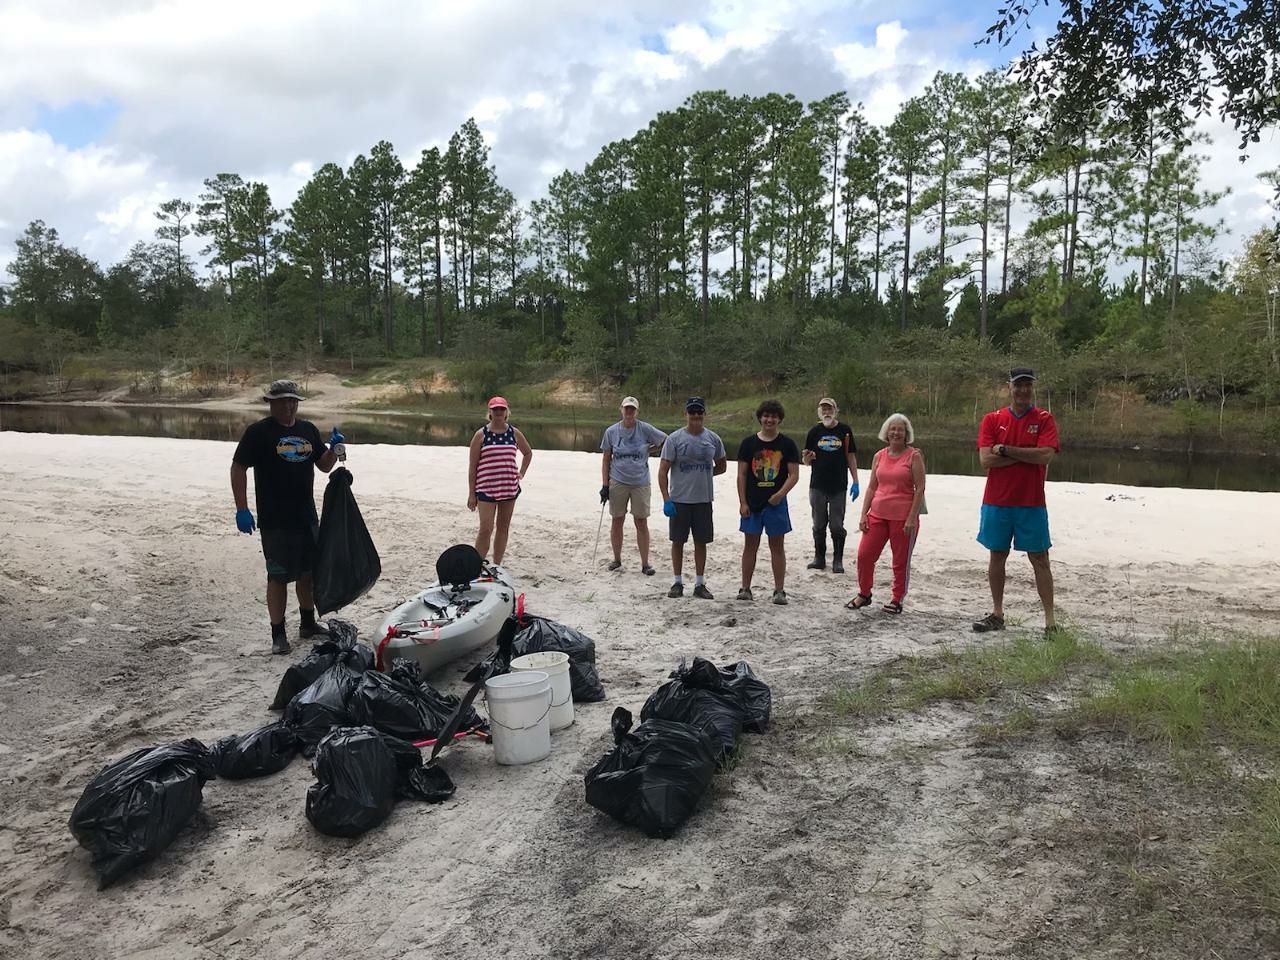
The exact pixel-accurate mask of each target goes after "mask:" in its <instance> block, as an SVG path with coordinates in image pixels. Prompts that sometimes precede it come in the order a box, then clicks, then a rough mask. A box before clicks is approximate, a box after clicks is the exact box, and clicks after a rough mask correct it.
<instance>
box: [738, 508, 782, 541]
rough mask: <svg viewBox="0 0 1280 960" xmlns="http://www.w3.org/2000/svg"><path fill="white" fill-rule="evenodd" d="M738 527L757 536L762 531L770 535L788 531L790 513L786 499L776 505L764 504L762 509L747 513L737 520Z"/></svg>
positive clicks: (780, 534) (775, 535) (779, 534)
mask: <svg viewBox="0 0 1280 960" xmlns="http://www.w3.org/2000/svg"><path fill="white" fill-rule="evenodd" d="M738 529H739V530H741V531H742V532H743V533H749V534H752V535H753V536H757V537H758V536H760V534H762V533H764V534H767V535H769V536H771V537H780V536H782V535H783V534H785V533H790V532H791V514H790V512H788V510H787V501H786V500H783V501H782V502H781V503H780V504H778V505H777V506H776V507H771V506H769V505H767V504H766V505H765V508H764V509H763V510H757V511H756V512H755V513H751V514H748V515H747V516H745V517H743V518H741V519H740V520H739V521H738Z"/></svg>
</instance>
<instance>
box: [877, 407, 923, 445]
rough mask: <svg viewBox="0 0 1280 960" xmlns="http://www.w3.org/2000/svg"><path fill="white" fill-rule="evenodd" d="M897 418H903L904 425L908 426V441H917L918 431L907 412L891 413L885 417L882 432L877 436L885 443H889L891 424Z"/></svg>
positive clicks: (881, 426) (881, 425) (881, 427)
mask: <svg viewBox="0 0 1280 960" xmlns="http://www.w3.org/2000/svg"><path fill="white" fill-rule="evenodd" d="M895 420H901V421H902V425H903V426H905V427H906V428H907V443H915V442H916V431H915V428H914V427H912V426H911V421H910V420H908V419H907V415H906V414H905V413H891V414H889V416H888V417H887V418H886V419H885V421H884V423H882V424H880V432H879V433H878V434H877V436H878V437H879V438H880V439H881V440H883V441H884V442H885V443H888V442H889V426H890V425H891V424H892V423H893V422H894V421H895Z"/></svg>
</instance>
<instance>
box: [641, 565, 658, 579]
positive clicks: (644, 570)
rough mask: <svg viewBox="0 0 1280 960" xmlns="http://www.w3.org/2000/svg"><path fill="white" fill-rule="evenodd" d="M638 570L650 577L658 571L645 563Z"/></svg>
mask: <svg viewBox="0 0 1280 960" xmlns="http://www.w3.org/2000/svg"><path fill="white" fill-rule="evenodd" d="M640 572H641V573H643V574H644V575H645V576H646V577H652V576H653V575H654V574H655V573H657V572H658V571H657V570H655V569H653V567H651V566H649V565H648V564H647V563H646V564H645V565H644V566H643V567H641V568H640Z"/></svg>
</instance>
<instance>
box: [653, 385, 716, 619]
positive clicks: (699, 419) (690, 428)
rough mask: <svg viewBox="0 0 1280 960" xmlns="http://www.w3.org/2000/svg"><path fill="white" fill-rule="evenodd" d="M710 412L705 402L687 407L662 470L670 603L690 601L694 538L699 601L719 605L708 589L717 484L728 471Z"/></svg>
mask: <svg viewBox="0 0 1280 960" xmlns="http://www.w3.org/2000/svg"><path fill="white" fill-rule="evenodd" d="M706 413H707V407H706V404H705V403H704V402H703V400H702V398H701V397H690V398H689V399H688V400H687V401H685V405H684V417H685V426H684V428H683V429H680V430H677V431H676V432H675V433H673V434H671V436H669V437H667V441H666V443H664V444H663V445H662V463H661V464H660V466H659V467H658V489H659V490H660V491H661V492H662V512H663V513H664V514H666V515H667V517H668V518H669V519H670V536H671V572H672V573H673V574H674V575H675V580H674V582H673V583H672V584H671V589H670V591H668V593H667V596H669V597H682V596H684V577H683V576H682V575H681V571H682V570H683V569H684V545H685V543H686V542H687V541H688V539H689V534H690V533H692V534H693V563H694V571H695V573H696V574H697V579H696V581H695V583H694V587H693V595H694V596H695V597H699V598H700V599H703V600H714V599H715V598H714V597H713V596H712V595H711V591H710V590H708V589H707V585H706V580H705V577H704V574H705V572H706V568H707V544H708V543H710V542H711V541H712V540H714V539H715V527H714V525H713V524H712V519H711V502H712V500H714V499H715V484H714V482H713V480H712V478H713V477H717V476H719V475H720V474H722V473H724V472H725V470H727V469H728V462H727V458H726V456H725V452H724V443H723V442H722V441H721V439H720V438H719V437H718V436H716V435H715V434H714V433H712V432H711V431H710V430H708V429H706V427H704V426H703V423H704V421H705V419H706Z"/></svg>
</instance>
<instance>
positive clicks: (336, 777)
mask: <svg viewBox="0 0 1280 960" xmlns="http://www.w3.org/2000/svg"><path fill="white" fill-rule="evenodd" d="M312 770H313V771H314V773H315V775H316V782H315V783H313V784H312V785H311V786H310V787H309V788H308V789H307V807H306V810H307V819H308V820H310V821H311V825H312V826H314V827H315V828H316V829H317V830H319V831H320V832H321V833H327V834H329V835H331V836H335V837H358V836H360V834H362V833H364V832H365V831H367V830H370V829H372V828H373V827H376V826H377V825H378V824H380V823H382V821H384V820H386V819H387V817H389V816H390V815H391V810H392V808H394V807H395V804H396V800H397V799H410V798H417V799H422V800H430V801H432V802H439V801H441V800H445V799H447V798H448V797H450V796H452V795H453V789H454V788H453V783H452V782H451V781H450V780H449V775H448V774H447V773H445V772H444V770H442V769H439V768H430V769H427V768H424V767H423V766H422V754H421V752H419V750H418V748H417V747H415V746H413V745H412V744H408V743H405V742H404V741H402V740H396V739H395V738H394V737H387V736H384V735H383V734H381V733H379V732H378V731H377V730H374V729H373V728H372V727H338V728H336V729H335V730H333V731H331V732H330V733H329V734H328V735H327V736H326V737H325V738H324V739H323V740H322V741H320V745H319V746H318V747H317V748H316V756H315V760H314V761H313V762H312Z"/></svg>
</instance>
